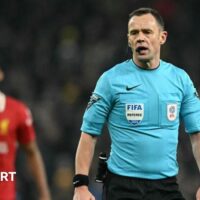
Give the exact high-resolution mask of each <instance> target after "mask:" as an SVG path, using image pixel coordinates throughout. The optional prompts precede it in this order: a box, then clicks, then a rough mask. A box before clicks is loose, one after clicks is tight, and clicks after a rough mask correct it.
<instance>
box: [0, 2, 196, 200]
mask: <svg viewBox="0 0 200 200" xmlns="http://www.w3.org/2000/svg"><path fill="white" fill-rule="evenodd" d="M199 4H200V3H199V1H197V0H190V1H182V0H143V1H141V0H121V1H119V0H104V1H97V0H96V1H94V0H1V1H0V64H1V65H2V66H4V67H5V69H6V80H5V81H4V82H3V83H1V90H2V91H3V92H5V93H6V94H8V95H12V96H14V97H17V98H19V99H21V100H23V101H24V102H25V103H26V104H27V105H28V106H29V107H30V109H31V111H32V114H33V117H34V123H35V129H36V132H37V140H38V143H39V147H40V149H41V152H42V155H43V158H44V162H45V166H46V170H47V175H48V181H49V185H50V189H51V193H52V196H53V199H54V200H71V199H72V186H71V181H72V177H73V173H74V156H75V151H76V147H77V143H78V139H79V136H80V130H79V129H80V125H81V122H82V115H83V112H84V110H85V107H86V105H87V102H88V100H89V96H90V95H91V92H92V90H93V89H94V87H95V83H96V81H97V79H98V77H99V76H100V74H101V73H102V72H104V71H105V70H107V69H109V68H110V67H111V66H113V65H114V64H116V63H118V62H121V61H122V60H124V59H127V57H128V53H127V21H128V14H129V13H130V12H131V11H132V10H134V9H136V8H139V7H141V6H143V7H147V6H150V7H153V8H156V9H157V10H159V11H160V13H161V14H162V16H163V18H164V20H165V23H166V30H167V31H168V32H169V36H168V41H167V43H166V44H165V46H164V47H163V51H162V58H163V59H164V60H166V61H169V62H172V63H174V64H176V65H177V66H180V67H181V68H183V69H185V70H186V71H187V72H188V73H189V74H190V76H191V78H192V80H193V81H194V83H195V86H196V87H197V88H198V89H200V73H199V72H200V56H199V54H200V53H199V52H200V38H199V35H200V26H199V19H200V7H199ZM180 130H181V131H180V137H179V139H180V144H179V147H178V159H179V163H180V173H179V182H180V187H181V189H182V190H183V193H184V194H185V197H186V199H187V200H193V199H195V196H194V195H195V192H196V189H197V187H198V186H199V185H200V179H199V177H200V175H199V172H198V169H197V166H196V163H195V161H194V158H193V155H192V153H191V145H190V142H189V137H188V136H187V135H186V134H185V133H184V131H183V130H184V129H183V128H182V127H181V129H180ZM106 133H107V131H106V129H105V131H104V134H103V135H102V136H101V138H100V140H99V142H98V144H97V149H96V153H95V159H94V164H93V166H92V170H91V185H90V189H91V190H92V191H93V193H94V194H95V196H96V198H97V200H100V199H101V198H100V194H101V189H102V188H101V185H98V184H95V183H94V176H95V171H96V165H97V157H98V153H99V152H100V151H106V152H108V151H109V144H110V140H109V136H108V135H107V134H106ZM17 170H18V171H17V177H18V200H27V199H28V200H36V199H37V192H36V188H35V186H34V183H33V179H32V178H31V176H30V175H29V171H28V170H27V168H26V166H25V164H24V155H23V153H22V152H20V153H19V156H18V161H17Z"/></svg>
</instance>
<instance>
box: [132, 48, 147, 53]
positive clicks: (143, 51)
mask: <svg viewBox="0 0 200 200" xmlns="http://www.w3.org/2000/svg"><path fill="white" fill-rule="evenodd" d="M147 50H148V48H147V47H144V46H140V47H137V48H136V50H135V51H136V52H137V53H139V54H143V53H145V52H146V51H147Z"/></svg>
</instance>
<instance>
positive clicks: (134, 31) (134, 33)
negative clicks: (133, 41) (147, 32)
mask: <svg viewBox="0 0 200 200" xmlns="http://www.w3.org/2000/svg"><path fill="white" fill-rule="evenodd" d="M138 32H139V31H137V30H131V31H130V33H129V34H130V35H136V34H138Z"/></svg>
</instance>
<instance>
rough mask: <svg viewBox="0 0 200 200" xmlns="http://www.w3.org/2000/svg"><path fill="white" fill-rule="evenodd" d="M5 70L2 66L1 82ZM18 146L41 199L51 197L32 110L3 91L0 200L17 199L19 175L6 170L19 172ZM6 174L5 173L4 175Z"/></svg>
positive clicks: (0, 122)
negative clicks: (22, 151)
mask: <svg viewBox="0 0 200 200" xmlns="http://www.w3.org/2000/svg"><path fill="white" fill-rule="evenodd" d="M3 78H4V72H3V70H2V68H1V67H0V81H2V80H3ZM18 145H20V146H22V148H23V150H24V152H25V153H26V156H27V162H28V166H29V167H30V169H31V172H32V175H33V178H34V180H35V183H36V185H37V188H38V200H50V193H49V189H48V185H47V180H46V175H45V169H44V164H43V161H42V157H41V154H40V151H39V149H38V146H37V144H36V140H35V131H34V128H33V125H32V116H31V113H30V110H29V109H28V108H27V106H26V105H24V104H23V103H22V102H20V101H19V100H16V99H14V98H12V97H10V96H6V95H5V94H4V93H2V92H1V91H0V200H16V188H15V187H16V177H17V173H16V174H14V173H13V177H14V181H12V180H11V179H12V178H13V177H11V176H7V177H5V174H2V172H3V173H4V172H5V173H8V174H9V173H10V172H11V173H12V172H16V169H15V161H16V153H17V147H18ZM3 175H4V176H3Z"/></svg>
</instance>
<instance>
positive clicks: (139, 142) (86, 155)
mask: <svg viewBox="0 0 200 200" xmlns="http://www.w3.org/2000/svg"><path fill="white" fill-rule="evenodd" d="M166 39H167V32H166V31H165V29H164V22H163V19H162V17H161V16H160V14H159V13H158V12H157V11H156V10H154V9H151V8H140V9H137V10H135V11H133V12H132V13H131V14H130V18H129V21H128V45H129V47H130V48H131V49H132V59H130V60H126V61H124V62H122V63H119V64H117V65H115V66H114V67H113V68H111V69H110V70H108V71H106V72H105V73H104V74H103V75H102V76H101V77H100V79H99V80H98V82H97V84H96V88H95V90H94V92H93V94H92V96H91V99H90V102H89V104H88V107H87V109H86V112H85V114H84V117H83V123H82V127H81V131H82V134H81V137H80V141H79V145H78V148H77V153H76V164H75V166H76V169H75V176H74V180H73V183H74V187H75V191H74V198H73V200H94V199H95V197H94V196H93V195H92V194H91V193H90V191H89V190H88V184H89V181H88V174H89V169H90V165H91V162H92V158H93V154H94V149H95V144H96V141H97V137H98V136H99V135H100V134H101V132H102V128H103V125H104V124H105V123H107V125H108V129H109V134H110V137H111V152H110V157H109V158H108V161H107V165H108V173H107V177H106V179H105V182H104V186H105V187H104V188H105V191H104V195H105V197H106V200H161V199H163V200H184V199H185V198H184V197H183V195H182V194H181V192H180V190H179V187H178V184H177V180H176V175H177V174H178V164H177V158H176V155H177V144H178V128H179V124H180V120H182V121H183V122H184V125H185V131H186V133H187V134H189V136H190V138H191V143H192V148H193V153H194V157H195V159H196V161H197V164H198V167H199V168H200V100H199V98H198V94H197V92H196V90H195V88H194V86H193V83H192V81H191V79H190V77H189V76H188V74H187V73H186V72H185V71H184V70H182V69H180V68H178V67H176V66H174V65H173V64H171V63H167V62H165V61H163V60H161V59H160V49H161V46H162V45H163V44H164V43H165V42H166ZM196 200H200V189H198V191H197V193H196Z"/></svg>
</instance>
